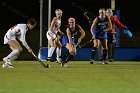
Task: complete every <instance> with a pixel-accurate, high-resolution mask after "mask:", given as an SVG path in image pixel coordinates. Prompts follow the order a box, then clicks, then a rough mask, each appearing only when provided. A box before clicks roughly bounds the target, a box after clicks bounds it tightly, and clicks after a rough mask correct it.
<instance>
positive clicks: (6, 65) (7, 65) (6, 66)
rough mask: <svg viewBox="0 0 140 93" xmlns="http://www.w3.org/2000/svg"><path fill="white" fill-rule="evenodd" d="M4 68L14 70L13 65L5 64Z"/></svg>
mask: <svg viewBox="0 0 140 93" xmlns="http://www.w3.org/2000/svg"><path fill="white" fill-rule="evenodd" d="M2 67H3V68H14V67H13V66H11V65H9V64H7V63H4V64H3V65H2Z"/></svg>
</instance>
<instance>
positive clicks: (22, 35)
mask: <svg viewBox="0 0 140 93" xmlns="http://www.w3.org/2000/svg"><path fill="white" fill-rule="evenodd" d="M20 41H21V42H22V44H23V45H24V46H25V47H26V48H27V50H28V51H29V52H30V53H32V52H33V51H32V49H31V48H30V47H29V45H28V44H27V42H26V30H21V38H20Z"/></svg>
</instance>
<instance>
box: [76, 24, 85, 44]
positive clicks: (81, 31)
mask: <svg viewBox="0 0 140 93" xmlns="http://www.w3.org/2000/svg"><path fill="white" fill-rule="evenodd" d="M77 26H78V29H79V31H80V33H81V36H80V37H79V39H78V43H80V42H81V40H82V39H83V38H84V37H85V31H84V30H83V29H82V27H81V26H80V25H77Z"/></svg>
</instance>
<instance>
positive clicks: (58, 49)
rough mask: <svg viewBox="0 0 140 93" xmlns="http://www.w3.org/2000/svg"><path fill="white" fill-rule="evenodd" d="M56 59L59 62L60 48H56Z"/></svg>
mask: <svg viewBox="0 0 140 93" xmlns="http://www.w3.org/2000/svg"><path fill="white" fill-rule="evenodd" d="M56 55H57V57H56V59H57V61H58V62H59V63H60V62H61V48H56Z"/></svg>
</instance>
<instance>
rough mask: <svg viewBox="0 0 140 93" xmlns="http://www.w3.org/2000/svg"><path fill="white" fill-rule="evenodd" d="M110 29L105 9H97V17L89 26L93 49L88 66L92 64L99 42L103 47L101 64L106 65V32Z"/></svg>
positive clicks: (110, 25)
mask: <svg viewBox="0 0 140 93" xmlns="http://www.w3.org/2000/svg"><path fill="white" fill-rule="evenodd" d="M111 29H112V24H111V21H110V19H109V18H108V17H107V16H106V14H105V9H104V8H100V9H99V16H97V17H96V18H95V19H94V20H93V23H92V25H91V29H90V31H91V34H92V39H93V44H94V47H93V49H92V52H91V59H90V64H93V62H94V56H95V52H96V49H97V48H98V47H99V42H100V41H101V44H102V46H103V64H108V63H107V62H106V59H107V50H108V47H107V38H108V37H107V32H108V31H110V30H111Z"/></svg>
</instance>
